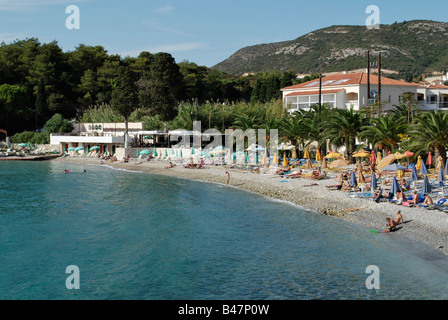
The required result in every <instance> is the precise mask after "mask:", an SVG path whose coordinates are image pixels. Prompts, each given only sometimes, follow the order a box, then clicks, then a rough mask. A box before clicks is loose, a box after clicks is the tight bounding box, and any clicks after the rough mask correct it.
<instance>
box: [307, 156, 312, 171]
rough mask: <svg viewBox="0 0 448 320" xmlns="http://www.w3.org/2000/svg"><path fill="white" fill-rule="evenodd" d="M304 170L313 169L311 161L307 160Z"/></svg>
mask: <svg viewBox="0 0 448 320" xmlns="http://www.w3.org/2000/svg"><path fill="white" fill-rule="evenodd" d="M306 168H307V169H313V165H312V164H311V159H310V158H308V160H307V162H306Z"/></svg>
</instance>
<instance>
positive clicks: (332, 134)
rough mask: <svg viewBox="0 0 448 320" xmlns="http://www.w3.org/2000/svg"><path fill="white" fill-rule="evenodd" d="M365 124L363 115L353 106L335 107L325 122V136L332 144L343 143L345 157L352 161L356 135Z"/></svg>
mask: <svg viewBox="0 0 448 320" xmlns="http://www.w3.org/2000/svg"><path fill="white" fill-rule="evenodd" d="M365 124H366V119H365V117H364V116H363V115H362V114H361V113H359V112H356V111H354V110H353V108H350V109H349V110H347V109H335V111H334V113H333V115H332V117H329V118H328V120H327V121H326V123H325V137H326V138H327V139H329V140H330V143H331V144H333V145H337V146H339V145H344V146H345V155H346V159H348V160H349V161H353V159H352V154H353V153H354V152H355V150H356V137H357V136H358V134H359V133H360V131H361V128H362V127H363V126H364V125H365Z"/></svg>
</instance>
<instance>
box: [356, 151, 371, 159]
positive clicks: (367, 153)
mask: <svg viewBox="0 0 448 320" xmlns="http://www.w3.org/2000/svg"><path fill="white" fill-rule="evenodd" d="M371 155H372V154H370V153H369V152H367V151H361V152H358V153H356V154H354V155H353V157H355V158H366V157H370V156H371Z"/></svg>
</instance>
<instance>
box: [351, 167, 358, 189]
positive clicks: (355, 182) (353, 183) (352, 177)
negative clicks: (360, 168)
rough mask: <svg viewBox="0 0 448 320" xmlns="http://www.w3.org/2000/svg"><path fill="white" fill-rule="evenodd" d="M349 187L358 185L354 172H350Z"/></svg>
mask: <svg viewBox="0 0 448 320" xmlns="http://www.w3.org/2000/svg"><path fill="white" fill-rule="evenodd" d="M349 183H350V186H351V187H356V186H357V185H358V182H357V181H356V175H355V172H354V171H352V173H351V174H350V182H349Z"/></svg>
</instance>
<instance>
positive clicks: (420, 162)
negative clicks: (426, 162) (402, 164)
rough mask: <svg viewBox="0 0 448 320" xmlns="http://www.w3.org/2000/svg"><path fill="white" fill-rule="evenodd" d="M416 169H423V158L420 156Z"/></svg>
mask: <svg viewBox="0 0 448 320" xmlns="http://www.w3.org/2000/svg"><path fill="white" fill-rule="evenodd" d="M415 168H416V169H419V170H420V169H421V168H422V156H418V158H417V164H416V165H415Z"/></svg>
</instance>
